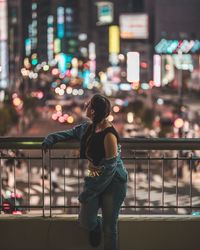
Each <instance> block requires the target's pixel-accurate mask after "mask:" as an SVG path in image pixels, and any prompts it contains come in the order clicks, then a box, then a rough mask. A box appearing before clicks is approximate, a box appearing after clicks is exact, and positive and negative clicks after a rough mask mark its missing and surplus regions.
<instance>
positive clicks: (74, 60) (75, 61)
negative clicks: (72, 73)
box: [72, 57, 78, 68]
mask: <svg viewBox="0 0 200 250" xmlns="http://www.w3.org/2000/svg"><path fill="white" fill-rule="evenodd" d="M72 66H73V67H74V68H77V67H78V59H77V58H75V57H74V58H73V59H72Z"/></svg>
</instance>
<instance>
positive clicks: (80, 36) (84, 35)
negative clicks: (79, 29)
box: [78, 33, 87, 41]
mask: <svg viewBox="0 0 200 250" xmlns="http://www.w3.org/2000/svg"><path fill="white" fill-rule="evenodd" d="M78 39H79V40H80V41H86V40H87V34H86V33H81V34H79V35H78Z"/></svg>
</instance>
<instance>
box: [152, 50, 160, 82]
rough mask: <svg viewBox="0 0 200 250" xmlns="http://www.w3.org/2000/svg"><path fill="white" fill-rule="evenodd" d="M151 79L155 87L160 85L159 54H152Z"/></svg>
mask: <svg viewBox="0 0 200 250" xmlns="http://www.w3.org/2000/svg"><path fill="white" fill-rule="evenodd" d="M153 81H154V83H155V86H156V87H160V86H161V56H160V55H154V57H153Z"/></svg>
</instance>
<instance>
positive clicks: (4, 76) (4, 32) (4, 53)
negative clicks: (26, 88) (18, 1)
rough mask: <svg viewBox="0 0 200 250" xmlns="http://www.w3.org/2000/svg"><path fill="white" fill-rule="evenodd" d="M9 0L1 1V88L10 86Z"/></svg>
mask: <svg viewBox="0 0 200 250" xmlns="http://www.w3.org/2000/svg"><path fill="white" fill-rule="evenodd" d="M7 15H8V14H7V1H6V0H1V1H0V24H1V25H0V88H2V89H5V88H7V87H8V86H9V81H8V28H7V27H8V23H7Z"/></svg>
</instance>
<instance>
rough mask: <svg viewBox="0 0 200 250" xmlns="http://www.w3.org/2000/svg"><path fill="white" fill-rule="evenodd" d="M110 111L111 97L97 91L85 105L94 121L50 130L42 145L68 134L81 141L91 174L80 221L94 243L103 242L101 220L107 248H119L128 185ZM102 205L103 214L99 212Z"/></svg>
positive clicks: (52, 142)
mask: <svg viewBox="0 0 200 250" xmlns="http://www.w3.org/2000/svg"><path fill="white" fill-rule="evenodd" d="M110 111H111V105H110V102H109V100H108V99H107V98H106V97H104V96H102V95H100V94H96V95H94V96H93V97H92V98H91V100H90V101H89V102H88V103H87V105H86V115H87V117H88V118H90V120H91V122H84V123H82V124H80V125H77V126H75V127H74V128H72V129H70V130H67V131H61V132H57V133H53V134H50V135H48V136H47V137H46V138H45V140H44V142H43V149H45V150H46V149H47V148H50V147H51V146H52V145H53V144H54V143H56V142H58V141H63V140H65V139H68V138H76V139H78V140H79V141H80V158H82V159H88V160H89V165H88V169H89V174H88V176H87V177H85V184H84V190H83V192H82V193H81V194H80V195H79V201H80V203H81V209H80V213H79V223H80V225H81V226H82V227H84V228H86V229H87V230H89V232H90V233H89V236H90V244H91V245H92V246H93V247H97V246H98V245H99V244H100V241H101V224H102V227H103V232H104V250H116V249H117V220H118V215H119V211H120V207H121V204H122V203H123V201H124V198H125V196H126V188H127V171H126V169H125V168H124V165H123V162H122V160H121V154H120V153H121V145H120V144H119V136H118V133H117V131H116V130H115V128H114V127H113V125H112V124H111V123H110V122H109V121H108V116H109V114H110ZM99 208H101V210H102V218H101V217H100V216H97V215H98V210H99Z"/></svg>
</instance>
